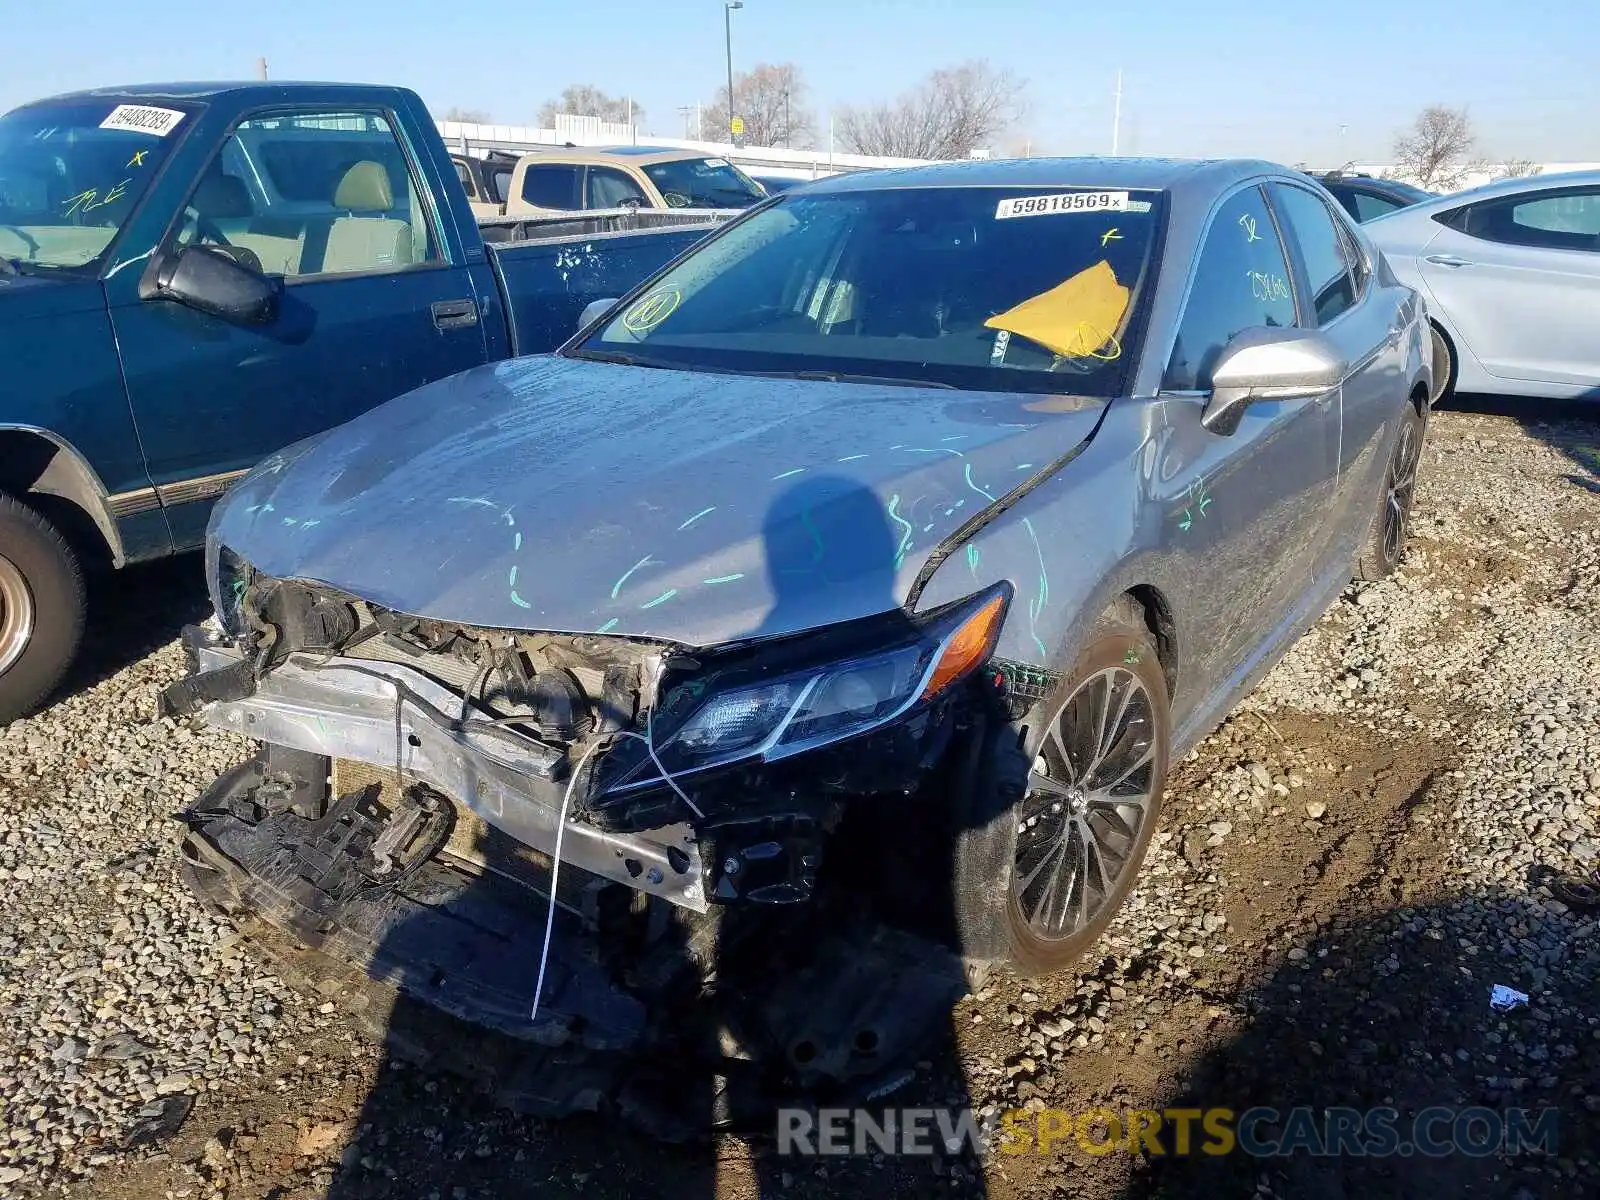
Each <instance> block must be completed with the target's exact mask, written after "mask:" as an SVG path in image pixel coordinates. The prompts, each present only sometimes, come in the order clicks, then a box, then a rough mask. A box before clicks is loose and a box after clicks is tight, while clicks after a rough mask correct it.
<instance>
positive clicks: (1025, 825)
mask: <svg viewBox="0 0 1600 1200" xmlns="http://www.w3.org/2000/svg"><path fill="white" fill-rule="evenodd" d="M1171 738H1172V728H1171V717H1170V713H1169V710H1168V698H1167V680H1166V675H1165V673H1164V672H1163V671H1162V667H1161V662H1160V659H1159V658H1158V657H1157V654H1156V647H1155V643H1154V639H1153V637H1152V635H1151V633H1150V630H1149V629H1148V628H1147V627H1146V625H1145V622H1144V614H1143V612H1142V610H1141V609H1140V608H1139V607H1138V606H1137V605H1136V604H1134V603H1133V602H1132V601H1122V602H1119V604H1118V605H1116V606H1115V607H1113V608H1112V609H1110V610H1108V611H1107V612H1106V613H1105V615H1103V616H1102V617H1101V618H1100V620H1099V621H1098V622H1097V623H1096V626H1095V629H1094V631H1093V633H1092V634H1091V635H1090V637H1089V640H1088V642H1087V643H1086V644H1085V645H1084V647H1083V649H1082V650H1081V651H1079V653H1078V656H1077V659H1076V660H1075V661H1074V663H1073V665H1072V668H1071V670H1070V671H1069V672H1068V673H1067V675H1066V677H1065V678H1064V679H1063V680H1062V681H1061V683H1060V684H1059V685H1058V686H1057V687H1056V688H1055V690H1054V691H1053V692H1052V693H1051V694H1050V695H1049V696H1048V697H1046V698H1045V699H1044V700H1043V701H1041V702H1040V703H1039V704H1038V706H1037V707H1036V708H1035V709H1034V711H1033V712H1032V713H1031V714H1030V718H1029V722H1028V729H1027V738H1026V741H1025V742H1024V744H1023V747H1022V749H1023V752H1024V754H1025V756H1026V763H1027V764H1031V770H1029V771H1028V774H1027V782H1026V784H1025V785H1024V786H1023V787H1022V788H1020V789H1019V790H1020V791H1021V795H1020V798H1018V799H1016V800H1015V801H1013V802H1012V803H1011V804H1009V805H1008V806H1007V807H1006V808H1005V809H1004V810H1002V811H1001V812H999V813H998V814H997V815H996V816H995V817H994V818H993V819H992V820H990V821H988V822H986V823H985V824H984V827H983V828H982V829H981V830H971V831H967V832H964V833H963V835H962V836H961V837H960V839H959V840H958V849H957V864H956V867H957V879H958V882H959V887H960V893H958V909H959V911H961V912H963V913H972V914H981V913H982V912H984V911H985V910H988V911H989V912H992V913H993V915H994V921H993V924H992V925H989V924H988V923H987V922H981V923H980V922H978V921H973V922H971V924H970V925H969V929H970V932H971V935H972V936H969V937H966V938H964V939H963V940H964V941H965V942H966V943H967V944H968V945H972V944H974V943H976V944H978V945H981V946H983V947H984V948H985V949H989V950H991V951H992V952H993V953H994V954H995V955H996V956H1003V957H1004V958H1006V959H1008V960H1009V961H1010V963H1011V964H1012V965H1013V966H1014V967H1016V968H1017V970H1019V971H1020V972H1022V973H1023V974H1025V975H1034V976H1043V975H1050V974H1054V973H1056V972H1058V971H1061V970H1063V969H1065V968H1066V967H1068V966H1070V965H1071V964H1072V963H1073V962H1075V961H1076V960H1077V959H1078V958H1079V957H1081V956H1082V955H1083V953H1084V952H1085V951H1086V950H1088V949H1089V947H1090V946H1091V945H1093V944H1094V942H1095V940H1096V939H1097V938H1098V937H1099V936H1100V935H1101V934H1102V933H1103V932H1104V931H1105V929H1106V927H1107V926H1109V925H1110V924H1111V921H1112V918H1113V917H1114V916H1115V915H1116V912H1117V910H1118V909H1119V908H1120V907H1121V906H1122V902H1123V901H1124V900H1125V899H1126V898H1127V895H1128V893H1129V891H1131V890H1132V888H1133V883H1134V880H1135V878H1136V877H1137V876H1138V873H1139V868H1140V866H1141V865H1142V863H1143V862H1144V856H1145V851H1146V849H1147V848H1148V847H1149V844H1150V838H1151V837H1152V835H1153V834H1154V832H1155V829H1156V826H1157V824H1158V823H1159V821H1160V816H1161V793H1162V790H1163V789H1164V788H1165V786H1166V778H1167V753H1168V747H1169V746H1170V744H1171ZM961 893H966V894H961Z"/></svg>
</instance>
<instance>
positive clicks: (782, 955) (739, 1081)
mask: <svg viewBox="0 0 1600 1200" xmlns="http://www.w3.org/2000/svg"><path fill="white" fill-rule="evenodd" d="M375 790H376V789H372V788H367V789H361V790H358V791H354V792H350V793H347V794H346V795H343V796H341V797H336V798H334V799H332V801H331V802H330V803H329V804H328V805H327V809H326V811H325V813H324V814H323V816H322V817H320V818H318V819H315V820H312V819H309V818H307V817H305V816H302V815H300V814H299V813H298V812H296V811H294V810H293V809H292V808H290V807H287V806H286V799H285V798H286V797H289V796H290V795H292V794H293V793H292V789H290V788H286V787H284V786H283V785H282V781H281V780H280V779H279V778H278V777H276V776H274V774H273V773H272V772H271V771H270V770H268V769H267V768H266V766H265V765H264V763H263V760H260V759H258V760H255V761H253V762H251V763H247V764H245V765H244V766H243V767H240V768H237V769H235V770H234V771H232V772H229V773H228V774H227V775H224V776H223V777H222V778H221V779H219V780H218V781H217V783H216V784H215V785H214V786H213V787H212V789H211V790H210V791H209V792H208V793H207V794H206V796H204V797H203V798H202V799H201V800H200V801H199V802H198V803H197V804H196V805H195V806H194V808H192V809H191V810H190V811H189V812H188V813H187V814H185V820H186V821H187V823H188V824H189V826H190V833H189V836H188V838H187V839H186V841H185V843H184V851H185V858H186V862H185V873H186V875H187V877H188V880H189V882H190V884H191V886H192V887H194V888H195V890H196V891H198V892H199V893H200V895H201V896H202V897H203V898H205V899H206V900H208V901H209V902H211V903H212V904H214V905H215V906H217V907H218V908H220V909H222V910H223V911H225V912H227V913H230V914H232V915H234V916H236V917H238V918H240V919H241V925H242V926H243V927H244V928H245V930H246V931H247V932H248V933H250V934H251V936H252V938H253V940H255V941H257V942H258V943H261V944H263V949H265V950H266V951H267V953H269V954H270V955H271V956H272V957H273V958H274V959H275V960H277V961H278V962H279V963H280V965H281V966H283V967H284V968H285V973H286V974H287V975H289V976H290V977H291V978H293V977H295V976H298V977H299V981H300V982H301V984H302V986H309V987H312V988H314V989H315V990H316V991H317V992H318V993H319V994H322V995H328V994H335V993H343V992H348V993H351V994H357V993H360V994H361V996H362V999H361V1003H360V1004H359V1005H357V1006H355V1008H356V1009H358V1010H360V1011H362V1012H364V1013H365V1016H366V1020H365V1022H364V1023H365V1024H366V1026H367V1028H368V1031H369V1032H370V1033H372V1034H373V1035H374V1036H375V1037H379V1038H382V1039H384V1040H385V1041H386V1042H387V1043H388V1045H389V1048H390V1050H391V1052H392V1053H394V1054H396V1055H398V1056H401V1057H404V1058H407V1059H409V1060H413V1061H419V1062H421V1063H423V1064H425V1065H427V1066H429V1067H432V1068H436V1069H441V1070H445V1071H449V1072H451V1073H454V1074H460V1075H465V1076H467V1077H470V1078H472V1079H473V1080H475V1081H476V1082H477V1083H478V1084H479V1085H480V1086H482V1087H483V1088H484V1089H485V1090H486V1091H488V1092H489V1093H491V1094H492V1095H493V1096H494V1097H495V1098H496V1100H497V1101H498V1102H500V1103H502V1104H504V1105H506V1106H507V1107H510V1108H513V1109H515V1110H517V1111H521V1112H525V1113H529V1114H531V1115H536V1116H544V1117H552V1116H561V1115H565V1114H567V1113H572V1112H577V1111H592V1110H597V1109H599V1110H615V1111H617V1112H618V1113H619V1114H620V1115H621V1116H623V1117H624V1119H627V1120H629V1121H630V1122H631V1123H633V1124H635V1125H637V1126H639V1127H641V1128H642V1129H644V1130H645V1131H646V1132H648V1133H651V1134H653V1135H655V1136H658V1137H661V1138H664V1139H669V1140H682V1139H685V1138H690V1137H694V1136H697V1135H699V1134H703V1133H707V1132H709V1131H710V1130H712V1129H713V1128H730V1127H742V1128H750V1129H753V1130H759V1131H769V1132H770V1129H771V1127H772V1126H771V1120H772V1112H773V1109H774V1108H776V1107H777V1106H779V1105H780V1104H794V1103H807V1102H814V1101H816V1100H819V1099H825V1100H826V1101H827V1102H849V1101H850V1100H852V1099H861V1098H865V1097H866V1096H867V1095H869V1094H871V1093H873V1092H875V1091H877V1090H879V1089H881V1088H882V1087H883V1085H884V1083H885V1081H886V1080H893V1079H895V1078H900V1077H904V1076H906V1075H908V1074H909V1070H908V1066H909V1064H910V1063H912V1062H914V1061H916V1059H918V1058H920V1057H923V1056H924V1053H925V1051H926V1049H927V1047H928V1045H929V1043H930V1042H931V1041H933V1040H935V1039H937V1038H939V1037H942V1036H944V1034H945V1033H946V1031H947V1029H948V1018H949V1013H950V1009H951V1006H952V1004H953V1003H954V1002H955V1000H956V999H957V998H958V997H959V996H960V995H961V994H962V992H963V991H964V990H965V982H964V979H963V974H962V969H961V963H960V960H959V959H958V958H957V956H955V955H954V954H952V953H950V952H949V951H947V950H945V949H943V948H941V947H939V946H936V945H934V944H933V943H931V942H929V941H927V940H924V939H922V938H919V937H916V936H913V935H911V934H908V933H904V932H901V931H898V930H894V929H889V928H886V927H884V926H882V925H879V924H876V923H875V922H872V921H869V920H865V919H863V918H862V917H861V915H860V914H859V912H851V910H850V906H849V905H848V904H846V905H842V906H839V907H824V906H821V905H819V904H803V905H790V906H783V907H782V908H779V909H772V908H767V909H750V908H741V909H735V910H715V909H714V910H713V912H712V913H711V914H710V915H708V916H704V917H696V916H694V914H673V918H674V919H673V920H672V921H670V922H669V923H668V924H667V925H666V926H665V928H664V930H663V927H662V923H661V922H660V921H659V920H652V919H649V918H644V917H641V918H640V919H639V920H637V921H635V922H634V924H633V925H630V926H627V929H628V930H630V931H632V932H629V933H628V934H627V936H623V937H620V938H619V937H617V936H615V935H613V934H611V933H606V934H602V932H601V931H603V930H607V929H608V926H607V925H606V923H605V922H604V921H602V922H601V923H600V924H599V925H598V926H596V925H594V924H592V923H586V922H585V921H584V920H581V919H580V918H579V917H578V916H577V915H576V914H575V913H574V912H572V911H569V909H568V908H566V907H559V908H558V909H557V918H556V922H555V934H554V937H553V939H552V942H551V945H550V948H549V958H548V964H547V968H546V979H545V988H544V993H543V996H542V999H541V1004H540V1016H539V1020H538V1022H537V1023H536V1024H535V1023H533V1022H530V1020H529V1012H530V1010H531V1007H532V1001H533V992H534V988H535V984H536V981H537V978H538V965H539V960H540V953H541V950H542V948H543V943H544V931H545V920H546V917H547V914H548V904H549V901H548V899H547V898H546V897H545V896H544V895H540V894H538V893H537V892H536V891H534V890H531V889H530V887H529V886H527V885H526V882H520V883H519V882H514V881H513V880H512V879H509V878H504V877H502V876H501V875H498V874H495V873H493V872H488V873H468V872H466V871H464V870H462V869H460V868H459V867H458V866H456V865H452V861H451V859H450V857H449V856H448V855H444V854H440V853H439V851H440V847H441V846H442V845H443V844H444V842H445V839H446V837H447V836H448V833H449V829H448V826H447V822H448V820H449V819H450V816H451V814H452V813H453V811H454V810H453V808H452V806H451V805H449V803H448V802H447V801H444V800H443V798H442V797H428V796H426V795H418V792H419V791H420V789H413V790H412V791H411V792H409V793H407V799H406V800H405V801H403V802H399V803H396V802H394V801H393V796H394V792H393V791H392V790H385V791H384V793H383V795H384V799H383V800H382V801H379V800H377V799H375V798H374V796H373V795H372V794H371V793H372V792H373V791H375ZM397 830H398V831H399V832H398V833H397V832H396V831H397ZM402 835H403V836H402ZM375 850H378V851H381V853H375ZM380 868H381V869H380ZM561 878H562V888H561V891H562V893H563V902H564V903H566V902H567V893H568V888H569V887H572V886H577V887H580V888H581V887H583V886H585V885H583V884H582V883H581V880H582V879H583V878H585V876H584V873H583V872H581V871H578V870H577V869H576V868H571V867H568V868H565V869H563V871H562V876H561ZM575 881H580V882H575ZM595 882H598V881H595ZM603 886H604V887H605V888H607V889H620V885H616V884H604V885H603ZM620 890H621V892H622V893H623V896H624V897H627V896H629V895H632V894H631V893H628V892H627V890H626V889H620ZM608 895H610V893H609V892H608ZM639 898H640V899H642V897H639ZM653 903H655V904H656V905H660V903H661V902H659V901H655V902H653ZM580 911H581V910H580ZM678 918H684V919H682V920H680V919H678ZM642 927H648V928H650V929H652V930H654V934H653V935H652V936H651V937H649V938H646V939H643V940H640V939H638V938H637V937H635V936H634V934H635V933H636V932H637V930H638V929H639V928H642ZM619 944H620V946H621V947H622V949H624V950H626V951H627V953H626V954H619ZM313 961H315V962H316V963H318V964H327V965H326V967H323V966H318V967H315V968H308V967H307V965H306V964H308V963H311V962H313ZM350 968H355V969H357V970H358V971H360V972H362V973H363V974H364V975H365V976H367V977H369V979H370V980H371V981H376V982H369V979H362V978H359V977H357V976H355V975H353V974H349V976H348V982H346V983H339V982H337V981H336V980H334V979H332V978H329V977H328V974H327V972H328V971H329V970H332V971H334V972H344V973H349V969H350ZM395 992H397V993H399V995H400V996H403V997H406V998H409V999H410V1000H413V1001H417V1002H419V1004H413V1005H409V1006H407V1005H405V1004H404V1003H401V1002H396V1001H395V1000H394V999H393V998H392V995H393V993H395ZM384 996H389V997H390V999H388V1000H387V1002H386V1001H385V1000H384ZM508 1039H509V1040H508Z"/></svg>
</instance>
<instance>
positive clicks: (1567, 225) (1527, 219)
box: [1439, 188, 1600, 253]
mask: <svg viewBox="0 0 1600 1200" xmlns="http://www.w3.org/2000/svg"><path fill="white" fill-rule="evenodd" d="M1439 219H1440V220H1441V221H1442V222H1443V223H1444V224H1446V225H1448V226H1450V228H1452V229H1455V230H1459V231H1460V232H1461V233H1464V234H1466V235H1467V236H1469V237H1475V238H1482V239H1483V240H1485V241H1490V242H1501V243H1503V244H1505V245H1509V246H1536V247H1539V248H1541V249H1545V250H1584V251H1589V252H1591V253H1594V252H1600V188H1574V189H1572V190H1571V191H1565V192H1560V193H1557V194H1554V195H1552V194H1550V193H1548V192H1541V193H1537V194H1535V195H1532V196H1529V195H1526V194H1524V195H1522V196H1508V197H1505V198H1504V199H1500V200H1485V201H1483V202H1481V203H1479V204H1471V205H1468V206H1467V207H1466V208H1458V209H1456V210H1455V211H1454V212H1450V213H1446V214H1444V215H1443V216H1442V217H1440V218H1439Z"/></svg>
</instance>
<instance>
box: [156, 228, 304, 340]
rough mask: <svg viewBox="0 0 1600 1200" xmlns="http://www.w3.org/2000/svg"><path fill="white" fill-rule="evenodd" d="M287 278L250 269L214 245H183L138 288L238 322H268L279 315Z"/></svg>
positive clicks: (165, 257)
mask: <svg viewBox="0 0 1600 1200" xmlns="http://www.w3.org/2000/svg"><path fill="white" fill-rule="evenodd" d="M282 293H283V281H282V280H279V279H270V278H268V277H267V276H265V275H263V274H261V273H260V272H259V271H252V270H251V269H250V268H249V267H247V266H245V265H244V264H243V263H241V262H239V260H238V259H236V258H234V257H233V256H232V255H230V254H228V253H227V252H226V251H225V250H220V249H217V248H215V247H213V246H184V247H183V248H181V249H179V250H176V251H174V252H173V253H171V254H168V255H165V256H164V257H163V258H162V259H161V261H160V262H159V263H158V264H157V265H156V270H155V273H154V276H153V277H151V278H149V279H148V280H147V286H145V287H141V288H140V296H141V297H142V298H143V299H146V300H175V301H177V302H178V303H179V304H182V305H185V306H187V307H189V308H192V309H194V310H195V311H197V312H203V313H207V314H209V315H211V316H213V317H220V318H221V319H222V320H224V321H232V322H235V323H236V324H240V325H265V324H267V323H268V322H270V321H271V320H272V319H273V318H274V317H276V316H277V315H278V299H279V297H280V296H281V295H282Z"/></svg>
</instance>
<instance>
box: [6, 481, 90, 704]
mask: <svg viewBox="0 0 1600 1200" xmlns="http://www.w3.org/2000/svg"><path fill="white" fill-rule="evenodd" d="M84 608H85V603H84V590H83V571H82V569H81V568H80V567H79V565H78V557H77V555H75V554H74V553H73V552H72V547H70V546H69V545H67V541H66V539H65V538H63V537H62V536H61V534H60V533H59V532H58V531H57V530H56V527H55V526H54V525H52V524H50V522H49V521H47V520H46V519H45V518H44V517H43V516H41V515H40V514H39V513H37V512H35V511H34V510H33V509H31V508H29V507H28V506H27V505H25V504H22V503H19V502H18V501H17V500H15V499H14V498H12V497H11V496H8V495H6V494H4V493H0V726H4V725H8V724H10V723H11V722H12V721H14V720H15V719H16V718H18V717H20V716H24V715H26V714H27V713H29V712H31V711H32V710H33V709H34V708H35V707H36V706H37V705H38V704H39V703H40V702H41V701H43V700H44V699H45V697H47V696H48V695H49V694H50V693H51V692H52V691H53V690H54V689H55V686H56V685H57V684H58V683H60V682H61V677H62V676H63V675H65V674H66V671H67V668H68V667H69V666H70V665H71V663H72V659H73V657H74V656H75V655H76V654H77V652H78V644H79V642H81V641H82V639H83V617H84Z"/></svg>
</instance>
